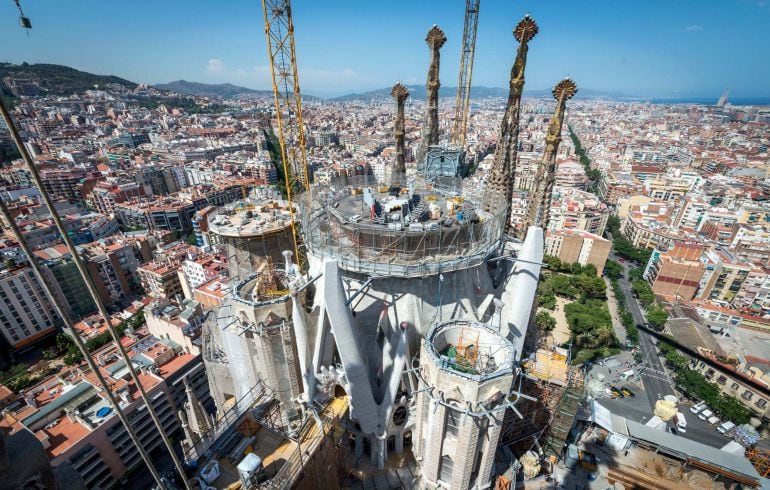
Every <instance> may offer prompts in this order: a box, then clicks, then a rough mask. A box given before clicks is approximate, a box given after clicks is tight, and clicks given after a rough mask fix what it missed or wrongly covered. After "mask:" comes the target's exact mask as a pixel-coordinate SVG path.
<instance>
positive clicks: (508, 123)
mask: <svg viewBox="0 0 770 490" xmlns="http://www.w3.org/2000/svg"><path fill="white" fill-rule="evenodd" d="M537 31H538V28H537V24H536V23H535V21H534V20H533V19H532V18H531V17H530V16H529V15H527V16H525V17H524V18H523V19H521V21H520V22H519V23H518V24H517V25H516V29H514V30H513V36H514V37H515V38H516V40H517V41H519V49H518V50H517V51H516V61H515V62H514V63H513V68H511V79H510V90H509V92H508V105H507V106H506V108H505V115H504V116H503V121H502V123H501V124H500V137H499V138H498V141H497V149H496V150H495V160H494V163H493V166H492V171H491V172H490V175H489V177H488V180H487V196H486V198H485V200H486V202H487V206H490V205H491V203H493V202H500V201H501V200H502V201H503V202H505V203H506V205H507V213H506V230H507V229H508V228H509V227H510V218H511V208H510V201H511V189H512V188H513V172H514V169H515V165H516V153H517V151H518V148H517V145H518V141H519V114H520V113H521V94H522V92H523V91H524V69H525V68H526V66H527V53H528V52H529V41H531V40H532V38H533V37H535V35H537Z"/></svg>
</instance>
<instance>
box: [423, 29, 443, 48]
mask: <svg viewBox="0 0 770 490" xmlns="http://www.w3.org/2000/svg"><path fill="white" fill-rule="evenodd" d="M425 42H426V43H428V47H429V48H431V49H441V47H442V46H443V45H444V43H445V42H446V35H445V34H444V31H442V30H441V28H440V27H439V26H437V25H434V26H433V27H431V28H430V30H429V31H428V35H427V36H425Z"/></svg>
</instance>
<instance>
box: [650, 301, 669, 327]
mask: <svg viewBox="0 0 770 490" xmlns="http://www.w3.org/2000/svg"><path fill="white" fill-rule="evenodd" d="M647 321H648V322H650V325H652V326H653V327H655V328H656V329H661V328H663V326H664V325H665V324H666V321H668V312H667V311H666V310H665V309H663V308H661V307H660V306H657V305H656V306H653V307H651V308H649V309H648V310H647Z"/></svg>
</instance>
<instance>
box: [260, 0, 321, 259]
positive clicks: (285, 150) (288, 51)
mask: <svg viewBox="0 0 770 490" xmlns="http://www.w3.org/2000/svg"><path fill="white" fill-rule="evenodd" d="M262 10H263V12H264V14H265V36H266V37H267V50H268V55H269V57H270V74H271V76H272V81H273V96H274V98H275V112H276V119H277V121H278V141H279V143H280V146H281V160H282V164H283V174H284V179H285V182H286V199H287V200H288V202H289V212H290V213H291V230H292V235H293V237H294V256H295V257H296V262H297V265H298V266H299V267H300V270H302V269H303V268H304V265H305V259H304V255H301V254H300V237H299V230H298V229H297V224H296V219H295V217H294V211H295V210H294V205H293V204H292V197H293V195H294V194H295V193H297V192H301V191H303V190H307V189H308V186H309V179H308V171H307V150H306V147H305V129H304V125H303V122H302V102H301V97H300V90H299V77H298V75H297V56H296V54H295V51H294V22H293V20H292V17H291V2H290V1H289V0H262Z"/></svg>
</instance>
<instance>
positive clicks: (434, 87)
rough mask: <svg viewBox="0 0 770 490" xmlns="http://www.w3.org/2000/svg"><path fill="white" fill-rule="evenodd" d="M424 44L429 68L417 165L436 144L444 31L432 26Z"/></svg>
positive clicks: (444, 39) (444, 40)
mask: <svg viewBox="0 0 770 490" xmlns="http://www.w3.org/2000/svg"><path fill="white" fill-rule="evenodd" d="M425 42H426V43H427V44H428V48H430V68H428V82H427V83H426V84H425V89H426V94H425V121H424V122H423V126H422V139H421V140H420V146H419V148H418V149H417V159H416V161H417V164H418V165H420V164H422V161H423V160H424V159H425V155H426V154H427V153H428V146H430V145H436V144H438V89H439V87H440V86H441V83H440V82H439V80H438V69H439V60H440V54H439V50H440V49H441V47H442V46H443V45H444V43H445V42H446V36H445V35H444V31H442V30H441V29H440V28H439V27H438V26H435V25H434V26H433V27H431V29H430V30H429V31H428V35H427V36H426V37H425Z"/></svg>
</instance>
